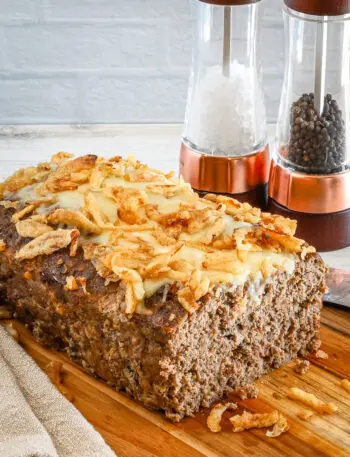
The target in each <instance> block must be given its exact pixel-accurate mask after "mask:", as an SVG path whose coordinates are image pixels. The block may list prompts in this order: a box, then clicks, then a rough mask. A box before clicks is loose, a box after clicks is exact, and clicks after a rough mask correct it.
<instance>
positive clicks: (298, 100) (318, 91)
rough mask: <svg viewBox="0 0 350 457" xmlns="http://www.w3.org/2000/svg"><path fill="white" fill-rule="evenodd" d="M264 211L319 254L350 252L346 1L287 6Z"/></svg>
mask: <svg viewBox="0 0 350 457" xmlns="http://www.w3.org/2000/svg"><path fill="white" fill-rule="evenodd" d="M284 22H285V32H286V41H287V49H286V67H285V76H284V83H283V89H282V96H281V102H280V109H279V116H278V123H277V134H276V142H275V154H274V158H273V160H272V163H271V172H270V180H269V208H270V209H271V211H274V212H277V213H279V214H282V215H284V216H288V217H291V218H293V219H297V220H298V229H297V236H299V237H301V238H304V239H306V240H307V241H308V242H310V243H311V244H313V245H314V246H315V247H316V248H317V249H318V250H320V251H328V250H334V249H340V248H343V247H346V246H349V245H350V69H349V62H350V0H328V1H324V0H309V1H306V0H284Z"/></svg>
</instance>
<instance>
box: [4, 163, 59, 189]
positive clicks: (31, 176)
mask: <svg viewBox="0 0 350 457" xmlns="http://www.w3.org/2000/svg"><path fill="white" fill-rule="evenodd" d="M50 171H51V167H50V165H49V164H47V163H42V164H40V165H38V167H28V168H21V169H20V170H18V171H16V172H15V173H14V174H13V175H12V176H10V177H8V178H7V179H6V180H5V182H4V183H1V184H0V197H1V196H2V195H3V194H4V193H6V192H12V193H15V192H18V191H19V190H21V189H23V187H26V186H30V185H31V184H34V183H36V182H40V181H42V180H43V179H45V177H47V176H48V175H49V173H50Z"/></svg>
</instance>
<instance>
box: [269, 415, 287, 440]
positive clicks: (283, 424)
mask: <svg viewBox="0 0 350 457" xmlns="http://www.w3.org/2000/svg"><path fill="white" fill-rule="evenodd" d="M288 429H289V425H288V421H287V418H286V417H285V416H283V415H282V414H280V415H279V419H278V421H277V422H276V424H275V425H274V426H273V429H272V430H268V431H267V432H266V436H267V437H268V438H277V437H278V436H280V435H282V433H285V432H287V431H288Z"/></svg>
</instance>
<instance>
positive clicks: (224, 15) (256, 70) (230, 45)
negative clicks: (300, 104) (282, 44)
mask: <svg viewBox="0 0 350 457" xmlns="http://www.w3.org/2000/svg"><path fill="white" fill-rule="evenodd" d="M213 3H215V2H213ZM219 3H220V2H219ZM231 3H234V4H233V5H222V4H219V5H218V4H212V3H207V2H205V1H198V0H197V1H195V3H194V8H195V16H196V25H195V27H196V29H195V40H194V49H193V59H192V71H191V75H190V83H189V91H188V99H187V108H186V116H185V130H184V135H183V141H184V143H185V144H186V145H187V146H189V147H190V148H192V149H194V150H195V151H198V152H200V153H201V154H207V155H216V156H226V157H232V156H241V155H245V154H251V153H254V152H255V151H257V150H259V149H260V148H261V147H263V146H265V144H266V140H267V134H266V120H265V106H264V99H263V93H262V90H261V67H260V62H259V59H258V55H257V50H256V47H257V40H258V30H259V27H258V22H259V10H260V5H261V2H259V1H258V2H256V1H254V3H251V4H240V3H241V2H240V1H236V2H231Z"/></svg>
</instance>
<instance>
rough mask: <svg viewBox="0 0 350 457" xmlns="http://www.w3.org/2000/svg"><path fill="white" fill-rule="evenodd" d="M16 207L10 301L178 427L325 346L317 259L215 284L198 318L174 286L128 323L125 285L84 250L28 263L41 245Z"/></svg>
mask: <svg viewBox="0 0 350 457" xmlns="http://www.w3.org/2000/svg"><path fill="white" fill-rule="evenodd" d="M5 197H6V194H5ZM13 197H14V195H13V194H8V195H7V201H8V202H9V201H10V198H12V199H14V198H13ZM11 206H12V205H11V203H8V204H4V205H3V206H1V205H0V240H2V241H3V243H4V246H5V248H4V249H3V250H2V252H0V297H1V300H2V301H4V302H5V303H6V305H7V306H8V307H10V308H11V309H12V311H13V312H14V313H15V317H16V318H17V319H19V320H20V321H22V322H24V323H25V324H26V325H28V327H29V328H30V329H31V331H32V332H33V334H34V336H35V338H36V339H37V340H38V341H40V342H42V343H44V344H45V345H47V346H49V347H52V348H55V349H57V350H61V351H65V352H66V353H67V354H68V355H69V356H70V357H71V358H72V359H73V360H74V361H76V362H77V363H79V364H81V365H82V366H83V367H84V368H85V369H86V370H88V371H89V372H90V373H91V374H93V375H95V376H98V377H100V378H102V379H103V380H105V381H107V382H108V383H109V384H111V385H113V386H115V387H116V388H117V389H118V390H124V391H126V392H127V393H129V394H130V395H131V396H133V397H134V398H136V399H137V400H139V401H140V402H142V403H143V404H144V405H145V406H147V407H148V408H152V409H161V410H163V411H164V412H165V414H166V416H167V417H168V418H170V419H171V420H173V421H179V420H181V419H182V418H183V417H184V416H191V415H193V414H194V413H196V412H197V411H198V410H199V408H200V407H202V406H209V405H210V404H211V403H212V402H214V401H216V400H218V399H220V398H221V397H222V396H223V395H225V394H228V393H230V392H232V391H234V390H236V389H237V388H239V387H241V386H244V385H246V384H248V383H250V382H252V381H254V380H255V379H257V378H259V377H261V376H262V375H264V374H265V373H267V372H269V371H270V370H272V369H275V368H278V367H280V366H281V365H283V364H284V363H286V362H288V361H290V360H292V359H294V358H295V357H297V356H298V355H303V356H304V355H306V354H308V353H310V352H312V351H314V350H316V349H318V347H319V345H320V339H319V327H320V311H321V307H322V295H323V293H324V290H325V275H326V266H325V265H324V263H323V261H322V260H321V258H320V257H319V255H318V254H317V253H315V252H312V251H313V250H312V249H306V251H304V252H296V253H294V254H293V255H294V261H295V265H294V269H293V272H290V271H285V270H283V269H277V270H276V271H274V273H273V274H272V275H271V276H269V277H266V278H264V279H263V280H260V281H258V282H253V281H251V280H246V281H245V282H243V283H242V284H239V285H237V286H236V287H235V288H232V287H229V286H228V285H227V284H226V283H217V284H214V285H213V286H212V287H211V289H210V293H206V294H204V295H203V296H202V297H200V298H199V299H198V309H196V310H195V311H194V312H189V311H188V310H187V309H186V308H185V307H184V306H183V304H182V303H181V302H180V301H179V296H178V294H177V292H178V290H177V288H174V287H173V285H171V284H169V283H167V284H162V285H161V286H160V287H159V288H158V289H157V290H156V291H155V293H153V295H151V296H149V297H146V298H145V299H144V304H143V308H144V309H146V310H147V311H148V312H140V313H138V312H133V313H129V314H128V313H126V312H125V307H126V305H125V304H126V302H127V297H126V294H127V293H128V291H127V285H126V283H125V281H123V280H122V279H121V280H119V281H109V282H108V281H106V278H104V277H102V276H101V275H100V274H99V273H98V271H97V269H96V265H95V264H94V263H93V262H92V261H91V260H90V259H88V258H86V255H84V250H83V248H82V247H81V246H79V247H78V248H77V249H76V252H74V255H72V252H71V249H70V247H69V246H68V247H65V248H61V249H57V250H56V251H55V252H52V253H51V254H50V255H45V254H43V255H38V256H35V257H34V258H27V259H21V258H18V255H16V253H18V252H19V251H20V250H21V249H22V248H23V247H24V246H26V245H27V244H28V243H29V242H30V241H31V239H32V238H26V237H23V236H20V234H19V233H18V231H17V230H16V217H15V218H14V214H17V213H18V211H19V210H21V208H20V209H19V208H18V207H17V208H14V207H11ZM14 206H15V205H14ZM67 278H76V280H74V287H69V282H68V281H67Z"/></svg>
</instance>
